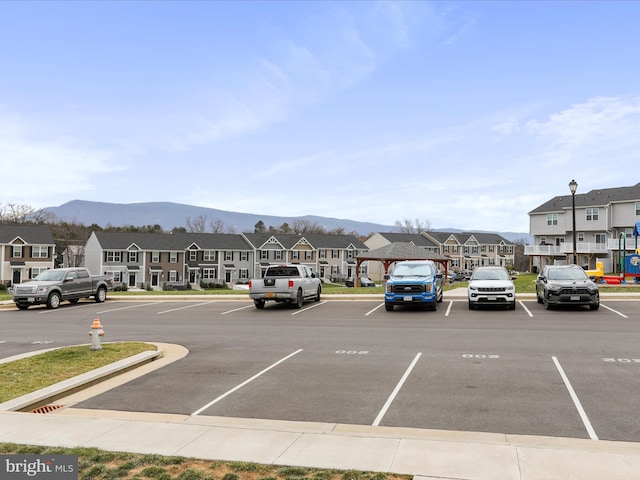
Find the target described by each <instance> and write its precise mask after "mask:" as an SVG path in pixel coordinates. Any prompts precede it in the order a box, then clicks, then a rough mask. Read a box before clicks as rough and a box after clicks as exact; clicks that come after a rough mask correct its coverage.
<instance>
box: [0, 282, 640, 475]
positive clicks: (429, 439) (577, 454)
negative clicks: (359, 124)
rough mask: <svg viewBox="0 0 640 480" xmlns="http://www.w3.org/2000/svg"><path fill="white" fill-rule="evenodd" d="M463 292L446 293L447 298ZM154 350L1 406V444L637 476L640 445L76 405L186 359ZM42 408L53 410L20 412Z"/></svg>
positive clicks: (427, 470)
mask: <svg viewBox="0 0 640 480" xmlns="http://www.w3.org/2000/svg"><path fill="white" fill-rule="evenodd" d="M465 295H466V293H465V292H464V291H455V290H454V291H450V292H447V297H448V298H456V297H460V299H462V298H463V297H464V296H465ZM603 297H605V298H607V297H608V298H611V299H616V300H619V299H633V298H636V299H639V298H640V295H637V294H626V293H622V294H607V293H603ZM241 298H242V299H244V300H246V296H241ZM323 298H324V299H327V300H330V299H331V296H328V295H325V296H324V297H323ZM339 298H340V299H345V296H343V295H340V296H339ZM354 299H357V298H354ZM146 300H147V301H148V299H146ZM190 300H193V297H191V299H190ZM225 300H230V298H229V297H227V296H225ZM157 345H158V352H154V353H149V352H147V353H145V354H140V355H137V356H134V357H131V358H130V359H127V360H124V361H121V362H118V363H117V364H113V365H110V366H108V367H105V368H103V369H98V370H95V371H93V372H90V373H89V374H85V375H83V376H80V377H76V378H74V379H70V380H68V381H65V382H61V383H59V384H56V385H54V386H52V387H49V388H47V389H43V390H41V391H38V392H33V393H32V394H29V395H27V396H25V397H21V398H18V399H14V400H11V401H9V402H5V403H3V404H0V442H13V443H19V444H31V445H47V446H61V447H95V448H100V449H104V450H110V451H128V452H136V453H149V454H159V455H180V456H186V457H196V458H202V459H211V460H229V461H245V462H258V463H264V464H276V465H292V466H305V467H316V468H330V469H343V470H352V469H353V470H365V471H376V472H394V473H402V474H410V475H415V476H416V477H418V478H420V479H422V478H424V479H445V480H446V479H449V480H453V479H456V480H481V479H487V480H502V479H505V480H512V479H513V480H534V479H540V480H564V479H567V480H569V479H582V480H591V479H593V480H603V479H606V480H616V479H620V480H635V479H640V444H638V443H634V442H615V441H602V440H588V439H576V438H559V437H543V436H531V435H508V434H499V433H485V432H457V431H444V430H427V429H416V428H405V427H384V426H367V425H350V424H341V423H315V422H297V421H282V420H266V419H247V418H230V417H215V416H200V415H193V414H192V415H176V414H158V413H141V412H123V411H112V410H108V411H107V410H93V409H81V408H75V407H74V405H77V404H78V403H80V402H82V401H84V400H86V399H87V398H91V397H93V396H95V395H98V394H100V393H102V392H104V391H106V390H109V389H112V388H115V387H116V386H118V385H122V384H124V383H126V382H129V381H131V380H132V379H134V378H137V377H140V376H142V375H145V374H147V373H149V372H151V371H153V370H155V369H158V368H162V367H164V366H166V365H168V364H170V363H172V362H174V361H176V360H179V359H180V358H183V357H184V356H185V355H187V354H188V351H187V350H186V349H185V348H184V347H181V346H179V345H172V344H164V343H163V344H157ZM5 360H13V359H5ZM41 405H46V406H47V407H48V408H47V413H40V414H36V413H25V412H20V411H19V410H29V409H30V408H31V407H36V406H41ZM56 405H64V408H59V409H57V408H56ZM40 410H42V409H40Z"/></svg>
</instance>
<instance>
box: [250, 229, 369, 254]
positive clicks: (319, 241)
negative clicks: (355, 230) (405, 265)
mask: <svg viewBox="0 0 640 480" xmlns="http://www.w3.org/2000/svg"><path fill="white" fill-rule="evenodd" d="M243 235H244V236H245V237H246V238H247V240H249V242H251V244H253V246H254V247H255V248H260V247H262V246H263V245H264V244H265V243H266V242H267V241H268V240H269V239H270V238H274V239H276V240H277V241H278V243H280V244H281V245H282V246H283V247H284V248H285V249H287V250H289V249H291V248H293V247H294V245H296V244H297V243H298V242H300V240H301V239H306V240H307V241H308V242H309V244H310V245H311V246H312V247H314V248H323V249H324V248H335V249H344V248H348V247H349V245H353V247H354V248H357V249H358V250H367V249H368V247H367V246H366V245H365V244H364V243H362V242H361V241H360V240H359V239H358V238H357V237H354V236H353V235H332V234H309V235H306V234H300V235H297V234H289V233H244V234H243Z"/></svg>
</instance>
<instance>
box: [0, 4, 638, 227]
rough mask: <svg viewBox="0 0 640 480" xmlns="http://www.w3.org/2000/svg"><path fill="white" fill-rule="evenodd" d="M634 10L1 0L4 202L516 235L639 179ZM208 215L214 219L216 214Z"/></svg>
mask: <svg viewBox="0 0 640 480" xmlns="http://www.w3.org/2000/svg"><path fill="white" fill-rule="evenodd" d="M639 25H640V2H636V1H624V2H622V1H620V2H615V1H603V2H598V1H578V0H576V1H569V2H562V1H531V2H528V1H513V2H507V1H497V2H489V1H487V2H485V1H479V0H476V1H461V2H457V1H435V2H431V1H406V2H386V1H365V0H362V1H354V2H350V1H337V2H332V1H280V2H276V1H268V0H260V1H255V2H253V1H229V2H225V1H152V0H147V1H105V2H101V1H97V0H93V1H55V0H48V1H35V0H33V1H27V2H25V1H16V2H14V1H9V0H3V1H1V2H0V206H2V205H7V204H9V203H12V204H25V205H30V206H32V207H34V208H45V207H51V206H58V205H61V204H64V203H66V202H68V201H71V200H76V199H78V200H89V201H99V202H112V203H138V202H175V203H182V204H188V205H198V206H203V207H210V208H217V209H221V210H230V211H234V212H244V213H255V214H264V215H277V216H301V215H319V216H323V217H332V218H343V219H350V220H357V221H364V222H374V223H380V224H384V225H393V224H394V223H395V222H396V221H404V220H410V221H419V222H420V223H421V224H425V223H426V224H428V225H430V226H431V228H434V229H441V228H456V229H457V228H460V229H463V230H487V231H499V232H507V231H509V232H528V231H529V217H528V212H529V211H531V210H533V209H534V208H536V207H537V206H539V205H541V204H542V203H544V202H546V201H547V200H549V199H551V198H553V197H555V196H557V195H569V194H570V192H569V187H568V184H569V182H570V181H571V180H572V179H575V180H576V181H577V182H578V194H580V193H586V192H588V191H590V190H592V189H599V188H611V187H621V186H630V185H635V184H636V183H638V182H639V181H640V180H639V177H640V175H639V172H640V170H639V168H638V165H639V159H640V61H639V59H640V56H639V53H638V46H639V45H640V28H639ZM210 220H213V219H210Z"/></svg>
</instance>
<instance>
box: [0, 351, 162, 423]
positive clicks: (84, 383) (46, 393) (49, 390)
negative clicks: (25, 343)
mask: <svg viewBox="0 0 640 480" xmlns="http://www.w3.org/2000/svg"><path fill="white" fill-rule="evenodd" d="M87 348H88V346H87ZM50 350H52V349H47V350H41V351H39V352H32V354H31V355H37V354H40V353H44V352H46V351H50ZM162 355H163V352H162V349H160V348H159V349H158V350H154V351H148V352H142V353H138V354H137V355H133V356H131V357H128V358H125V359H123V360H119V361H117V362H114V363H111V364H109V365H106V366H104V367H101V368H97V369H94V370H91V371H90V372H86V373H83V374H81V375H77V376H75V377H72V378H69V379H67V380H63V381H62V382H58V383H55V384H53V385H50V386H48V387H45V388H42V389H40V390H36V391H35V392H31V393H28V394H27V395H23V396H21V397H18V398H14V399H11V400H8V401H6V402H4V403H0V411H12V412H24V411H30V410H33V409H36V408H39V407H42V406H43V405H48V404H50V403H53V402H54V401H56V400H57V399H59V398H62V397H65V396H68V395H70V394H72V393H74V392H77V391H79V390H82V389H85V388H88V387H90V386H92V385H95V384H97V383H100V382H103V381H105V380H107V379H109V378H111V377H114V376H116V375H121V374H123V373H125V372H127V371H129V370H131V369H134V368H137V367H140V366H141V365H144V364H146V363H148V362H151V361H153V360H156V359H158V358H160V357H162ZM23 358H24V357H23ZM12 359H13V360H18V358H13V357H12ZM12 359H7V360H9V361H10V360H12Z"/></svg>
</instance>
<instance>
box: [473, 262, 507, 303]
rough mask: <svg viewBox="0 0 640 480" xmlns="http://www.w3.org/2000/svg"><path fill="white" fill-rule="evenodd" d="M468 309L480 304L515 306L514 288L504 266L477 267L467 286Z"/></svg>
mask: <svg viewBox="0 0 640 480" xmlns="http://www.w3.org/2000/svg"><path fill="white" fill-rule="evenodd" d="M467 295H468V298H469V310H473V309H474V308H477V307H479V306H480V305H504V306H506V307H507V308H508V309H509V310H515V308H516V288H515V286H514V285H513V278H512V277H511V275H509V272H508V271H507V269H506V268H504V267H500V266H487V267H477V268H476V269H475V271H474V272H473V275H472V276H471V278H470V279H469V286H468V287H467Z"/></svg>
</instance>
